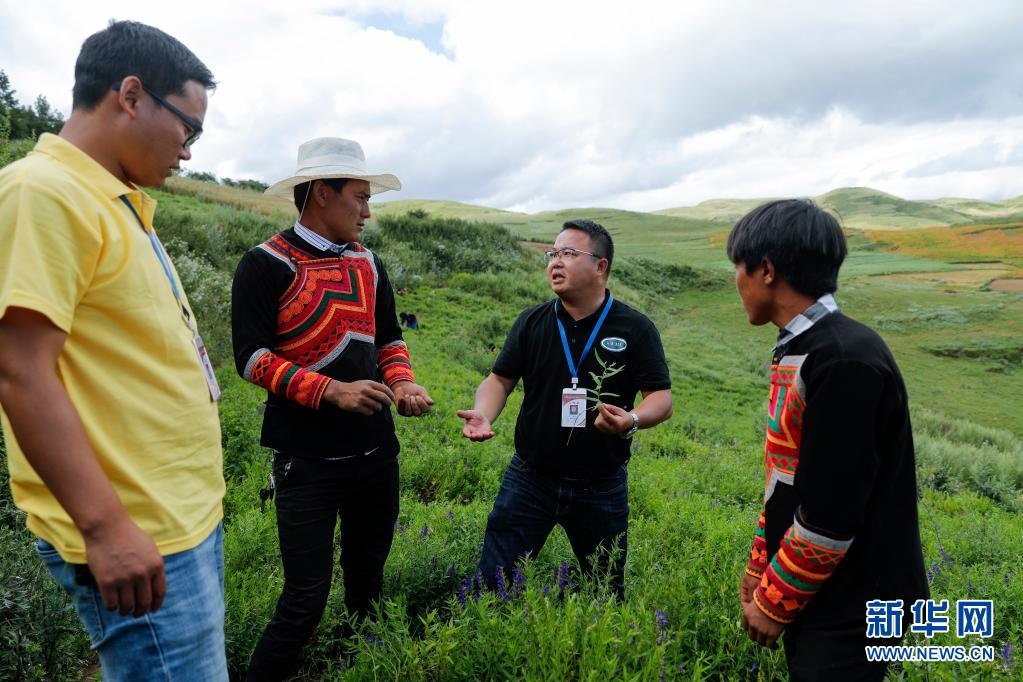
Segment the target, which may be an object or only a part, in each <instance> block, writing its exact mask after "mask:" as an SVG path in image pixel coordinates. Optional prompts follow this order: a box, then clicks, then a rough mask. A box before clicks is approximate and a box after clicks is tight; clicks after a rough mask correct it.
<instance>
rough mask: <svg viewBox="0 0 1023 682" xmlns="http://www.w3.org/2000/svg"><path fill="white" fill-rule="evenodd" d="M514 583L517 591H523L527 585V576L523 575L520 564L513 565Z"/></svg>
mask: <svg viewBox="0 0 1023 682" xmlns="http://www.w3.org/2000/svg"><path fill="white" fill-rule="evenodd" d="M512 584H514V585H515V590H516V591H517V592H521V591H522V590H524V589H525V587H526V576H524V575H522V571H520V570H519V567H518V566H513V567H512Z"/></svg>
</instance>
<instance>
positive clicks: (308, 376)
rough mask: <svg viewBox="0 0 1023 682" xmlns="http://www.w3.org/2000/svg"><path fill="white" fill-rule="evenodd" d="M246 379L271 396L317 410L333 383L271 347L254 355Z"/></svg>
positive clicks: (247, 369) (247, 366)
mask: <svg viewBox="0 0 1023 682" xmlns="http://www.w3.org/2000/svg"><path fill="white" fill-rule="evenodd" d="M245 378H246V379H248V380H249V381H251V382H252V383H254V384H255V385H257V386H262V387H263V388H265V389H266V390H268V391H270V392H271V393H275V394H277V395H279V396H281V397H282V398H287V399H288V400H294V401H295V402H296V403H298V404H299V405H304V406H305V407H308V408H311V409H314V410H315V409H319V407H320V399H321V398H323V393H324V391H326V390H327V385H328V384H329V383H330V377H327V376H324V375H323V374H319V373H318V372H311V371H309V370H306V369H302V368H301V367H299V366H298V365H296V364H295V363H293V362H291V361H290V360H285V359H284V358H282V357H280V356H278V355H276V354H274V353H273V352H272V351H270V350H269V349H267V348H261V349H259V350H258V351H256V352H255V353H253V354H252V357H251V358H250V359H249V362H248V364H247V365H246V367H245Z"/></svg>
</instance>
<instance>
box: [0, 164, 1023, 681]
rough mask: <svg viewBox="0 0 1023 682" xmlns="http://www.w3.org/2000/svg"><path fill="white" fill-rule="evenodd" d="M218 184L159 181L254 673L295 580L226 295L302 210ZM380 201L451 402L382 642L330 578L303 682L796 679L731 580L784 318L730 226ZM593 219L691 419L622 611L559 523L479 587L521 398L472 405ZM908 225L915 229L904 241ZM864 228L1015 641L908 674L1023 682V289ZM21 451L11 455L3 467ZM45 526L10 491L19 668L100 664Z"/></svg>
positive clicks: (11, 668) (934, 508) (935, 535)
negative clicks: (37, 546) (584, 572)
mask: <svg viewBox="0 0 1023 682" xmlns="http://www.w3.org/2000/svg"><path fill="white" fill-rule="evenodd" d="M202 184H203V183H195V185H186V184H182V182H181V181H175V182H174V183H173V184H172V185H171V187H170V190H171V192H158V193H157V197H158V199H159V201H160V207H159V209H158V213H157V216H158V217H157V227H158V229H159V231H160V234H161V236H162V237H163V239H164V240H165V242H166V243H167V246H168V250H169V251H170V252H171V254H172V256H173V258H174V261H175V263H176V265H177V268H178V270H179V272H180V274H181V276H182V279H183V280H184V284H185V286H186V289H187V290H188V293H189V296H190V299H191V300H192V302H193V304H194V307H195V309H196V316H197V318H198V319H199V322H200V326H201V327H202V332H203V336H204V338H206V339H207V340H208V346H209V347H210V350H211V354H212V355H213V357H214V359H215V361H216V362H217V364H218V368H219V369H218V373H219V375H220V378H221V383H222V386H223V388H224V398H223V399H222V402H221V405H220V411H221V422H222V428H223V444H224V450H225V467H226V475H227V478H228V494H227V497H226V499H225V511H226V522H225V558H226V571H225V581H226V592H227V646H228V660H229V665H230V667H231V670H232V674H233V675H240V674H241V672H242V671H243V670H244V667H245V665H246V663H247V660H248V656H249V654H250V653H251V650H252V647H253V646H254V645H255V642H256V640H257V638H258V637H259V634H260V632H261V629H262V627H263V626H264V625H265V624H266V622H267V620H268V619H269V617H270V614H271V612H272V610H273V606H274V602H275V600H276V598H277V595H278V593H279V590H280V587H281V583H282V578H281V567H280V561H279V557H278V550H277V540H276V528H275V521H274V516H273V513H272V510H271V509H268V510H267V511H266V512H260V509H259V504H258V498H257V492H258V489H259V488H260V487H262V486H263V485H264V483H265V480H266V475H267V472H268V469H269V459H268V453H267V451H265V450H263V449H261V448H260V447H259V444H258V433H259V424H260V420H261V402H262V400H263V394H262V392H261V391H259V390H257V389H256V388H255V387H253V386H251V385H249V384H246V383H245V382H243V381H242V380H241V379H239V378H238V377H237V375H236V374H235V372H234V368H233V365H232V363H231V362H230V352H229V343H230V341H229V328H228V319H229V315H228V310H229V301H228V287H229V283H230V279H231V275H232V273H233V269H234V264H235V263H236V262H237V260H238V258H239V257H240V255H241V254H242V253H243V252H244V250H245V249H247V248H248V247H249V246H251V245H253V244H255V243H257V242H259V241H261V240H262V239H264V238H266V237H267V236H269V235H271V234H272V233H273V232H274V231H275V230H277V229H279V228H281V227H284V226H287V225H288V223H289V222H290V221H291V220H292V214H293V211H292V212H291V213H289V212H288V207H287V205H286V203H285V204H283V205H281V204H278V205H271V204H266V203H264V202H263V201H262V199H260V198H259V195H252V194H250V193H247V192H242V191H239V190H229V188H220V189H216V192H221V190H229V191H228V192H225V193H223V194H215V193H214V188H216V186H212V187H202V186H197V185H202ZM211 198H218V199H220V200H223V201H225V202H227V203H215V202H211V201H210V199H211ZM237 206H248V207H249V208H250V210H239V209H238V208H236V207H237ZM374 208H375V211H376V214H377V216H378V218H377V220H376V224H375V225H374V226H373V228H372V229H371V230H369V231H367V233H366V235H365V238H366V239H365V240H366V243H367V244H368V245H370V246H371V247H372V248H373V249H374V250H376V251H377V252H378V253H380V254H381V255H382V257H383V258H384V260H385V261H386V263H387V265H388V270H389V272H390V273H391V274H392V277H394V279H395V282H396V286H403V287H406V288H407V289H408V293H407V294H405V295H402V296H399V297H398V309H399V310H401V311H409V312H415V313H416V314H417V316H418V317H419V320H420V322H421V324H422V328H421V329H420V330H418V331H409V332H407V334H406V339H407V341H408V343H409V347H410V351H411V354H412V358H413V362H414V365H415V368H416V372H417V378H418V380H419V381H420V382H421V383H422V384H424V385H425V386H427V387H428V389H429V390H430V392H431V394H432V395H433V397H434V398H435V400H436V403H437V404H436V409H435V411H434V412H433V413H432V414H430V415H428V416H427V417H425V418H422V419H417V420H411V419H402V418H396V420H397V422H398V435H399V438H400V439H401V442H402V448H403V450H402V459H401V494H402V506H401V514H400V518H399V525H398V528H397V534H396V538H395V544H394V548H393V550H392V552H391V555H390V558H389V560H388V563H387V567H386V574H385V595H386V599H385V600H384V602H383V603H382V604H381V606H380V613H379V614H378V615H377V617H376V618H374V620H373V621H372V622H371V623H368V624H366V626H365V628H364V630H363V631H362V633H361V636H359V637H357V638H353V639H349V640H345V639H343V638H342V635H341V634H340V633H341V632H342V631H343V630H342V628H341V623H342V622H343V620H344V618H345V614H344V607H343V594H342V587H341V584H340V580H339V579H338V578H337V577H335V587H334V594H332V596H331V599H330V602H329V604H328V607H327V613H326V614H325V616H324V619H323V621H322V623H321V625H320V627H319V629H318V630H317V632H316V635H315V637H314V639H313V641H312V642H311V643H310V645H309V647H308V648H307V651H306V657H305V663H304V668H303V673H302V677H301V679H307V680H319V679H322V680H341V679H344V680H376V679H413V680H448V679H454V680H463V679H464V680H475V679H508V678H516V679H529V680H550V679H580V680H581V679H620V678H628V679H640V680H647V679H760V680H772V679H777V678H779V677H783V675H784V672H783V671H784V659H783V657H782V655H781V653H780V652H769V651H765V650H762V649H759V648H758V647H756V646H755V645H753V644H752V643H750V642H749V641H748V640H747V639H746V637H745V634H744V633H743V632H742V630H741V628H740V626H739V609H738V599H737V589H736V588H737V583H738V579H739V575H740V571H741V568H742V566H743V565H744V564H745V561H746V556H747V552H748V546H749V543H750V540H751V537H752V528H753V524H754V522H755V519H756V516H757V513H758V511H759V507H760V499H761V496H762V492H763V490H762V487H763V470H762V467H763V454H762V452H763V450H762V449H763V437H764V420H765V417H764V410H765V398H766V395H767V386H768V377H767V372H766V369H767V367H766V363H767V361H768V360H769V352H770V347H771V345H772V343H773V340H774V331H772V329H770V328H766V327H759V328H754V327H751V326H749V325H748V324H747V322H746V319H745V315H744V313H743V311H742V308H741V305H740V303H739V300H738V297H737V295H736V293H735V290H734V285H733V284H732V282H731V277H730V268H729V266H728V265H727V263H726V262H725V261H724V258H723V255H722V254H721V248H722V246H721V238H720V233H721V231H722V230H724V229H726V225H725V224H724V223H722V222H721V221H714V220H707V219H705V218H700V219H696V218H678V217H672V216H668V215H650V214H639V213H630V212H625V211H611V210H608V209H581V210H578V211H562V212H552V213H546V214H538V215H535V216H526V215H522V214H514V213H508V212H502V211H491V210H489V209H479V207H474V208H472V210H476V211H477V212H476V215H475V219H476V220H477V222H473V223H466V222H464V221H461V220H457V219H456V218H457V217H458V216H459V215H462V214H461V213H460V211H463V210H469V209H464V208H463V207H462V206H461V205H458V204H452V203H450V202H430V203H425V202H409V203H405V204H381V205H379V206H375V207H374ZM409 209H412V210H414V211H417V212H416V213H414V214H413V215H408V214H406V213H405V211H407V210H409ZM477 209H478V210H477ZM424 213H425V215H424ZM575 216H582V217H592V218H593V219H596V220H600V221H601V222H604V223H605V224H606V225H608V226H609V227H610V228H611V229H612V231H613V232H614V233H615V237H616V240H617V243H618V244H619V245H620V249H619V251H620V254H621V255H620V257H619V258H618V259H616V263H615V275H614V277H613V279H612V283H611V286H612V288H613V290H614V291H615V293H616V296H618V297H619V298H621V299H622V300H625V301H627V302H629V303H630V304H633V305H635V306H636V307H638V308H640V309H641V310H644V311H646V312H647V313H648V314H649V315H650V316H651V318H652V319H653V320H654V321H655V323H656V324H657V326H658V328H659V329H660V331H661V334H662V339H663V342H664V345H665V350H666V353H667V357H668V361H669V365H670V367H671V371H672V377H673V393H674V401H675V416H674V417H673V418H672V420H671V421H669V422H668V423H666V424H664V425H661V426H660V427H658V428H656V429H653V430H650V431H644V432H641V433H640V434H638V435H637V438H636V443H635V449H634V457H633V460H632V462H631V463H630V466H629V477H630V506H631V509H632V521H631V527H630V538H629V542H630V547H629V560H628V565H627V577H626V589H627V598H626V600H625V601H624V602H623V603H617V602H614V601H609V600H608V598H607V594H606V591H605V590H604V586H603V585H602V584H601V583H600V581H597V582H596V583H594V582H589V581H586V580H581V579H580V577H579V576H578V575H577V574H575V573H573V572H572V571H571V567H572V564H574V561H573V560H572V559H571V556H572V555H571V551H570V548H569V546H568V541H567V539H566V538H565V536H564V533H563V532H561V531H560V530H556V531H555V533H554V534H553V535H552V537H551V539H550V540H549V542H548V543H547V546H546V547H545V548H544V550H543V551H542V552H541V553H540V555H539V556H538V557H536V558H535V560H533V561H532V562H530V563H528V564H527V565H526V566H525V567H524V569H523V574H522V575H523V579H522V581H521V582H519V583H518V584H516V585H514V586H513V587H512V588H511V589H510V590H509V592H508V594H507V599H505V598H502V597H501V596H496V595H489V594H480V593H479V591H478V590H476V589H474V586H473V582H472V572H473V569H474V566H475V561H476V558H477V556H478V553H479V545H480V542H481V540H482V533H483V528H484V526H485V523H486V515H487V513H488V512H489V510H490V506H491V504H492V502H493V499H494V496H495V494H496V491H497V487H498V485H499V482H500V477H501V475H502V471H503V467H504V466H505V465H506V463H507V461H508V459H509V457H510V454H511V452H512V448H513V443H512V432H513V425H514V419H515V417H516V415H517V413H518V407H519V405H520V403H521V390H516V392H515V393H513V394H512V397H511V399H510V403H509V405H508V407H507V409H506V410H505V413H504V415H503V416H502V417H501V419H500V420H499V421H498V422H497V424H496V432H497V436H496V438H495V439H494V440H492V441H489V442H487V443H484V444H471V443H469V442H468V441H466V440H464V439H462V438H461V437H460V435H459V431H460V421H459V420H458V419H457V417H456V416H455V411H456V410H457V409H461V408H463V407H467V406H469V404H470V403H471V400H472V393H473V391H474V389H475V387H476V386H477V384H478V382H479V381H480V380H481V379H482V378H483V377H484V376H485V374H486V373H487V372H488V370H489V367H490V365H491V363H492V362H493V360H494V357H495V354H496V349H497V348H499V347H500V346H501V344H502V343H503V339H504V334H505V333H506V331H507V329H508V327H509V326H510V324H511V322H512V321H513V320H514V319H515V316H516V315H517V314H518V312H519V311H520V310H521V309H522V308H524V307H525V306H528V305H532V304H534V303H536V302H538V301H542V300H545V299H547V298H549V297H550V293H549V290H548V288H547V286H546V283H545V280H544V276H543V267H542V262H541V260H540V258H539V255H538V254H537V253H536V252H535V251H531V250H523V249H520V248H519V247H518V246H517V244H516V241H515V237H519V238H530V239H537V240H549V239H550V238H551V237H552V236H553V235H554V234H555V232H556V230H557V226H558V225H560V222H561V221H563V220H564V219H566V218H567V217H575ZM973 222H977V221H976V220H974V221H973ZM892 234H911V232H898V233H893V232H886V233H885V236H886V238H887V237H888V236H890V235H892ZM1010 236H1011V235H1010ZM851 242H852V245H853V247H854V252H853V255H852V257H851V258H850V262H849V266H848V267H847V268H846V271H845V272H844V273H843V279H842V282H841V288H840V290H839V293H838V298H839V302H840V304H841V305H842V307H843V309H844V310H845V311H846V312H847V313H849V314H850V315H852V316H854V317H856V318H858V319H861V320H863V321H864V322H867V323H869V324H871V325H873V326H874V327H875V328H876V329H877V330H878V331H879V332H880V333H881V334H882V335H883V336H884V338H885V339H886V340H887V342H888V343H889V345H890V346H891V348H892V350H893V353H894V354H895V356H896V358H897V360H898V362H899V364H900V366H901V368H902V371H903V373H904V375H905V379H906V382H907V385H908V387H909V392H910V398H911V402H912V407H913V415H914V431H915V433H914V435H915V441H916V444H917V474H918V480H919V485H920V491H921V494H920V499H919V511H920V515H921V530H922V533H923V539H924V553H925V561H926V562H927V565H928V567H929V577H930V580H931V590H932V594H933V595H934V596H935V597H936V598H939V599H949V600H950V601H952V602H954V601H955V600H956V599H966V598H986V599H992V600H994V603H995V605H996V608H995V620H994V626H995V632H994V636H993V637H992V638H991V639H990V640H987V641H985V642H984V643H985V644H990V645H992V646H994V647H995V648H996V650H997V651H999V652H1004V653H1002V654H1000V655H998V656H997V657H996V661H995V662H993V663H943V664H937V663H935V664H928V665H925V664H912V665H909V664H907V665H903V666H894V667H893V669H892V672H891V675H890V678H891V679H910V680H935V679H936V680H959V679H996V680H1011V679H1019V677H1020V675H1021V673H1023V667H1021V665H1023V664H1021V663H1020V661H1019V655H1018V653H1017V654H1016V655H1015V656H1013V655H1012V652H1013V651H1015V652H1019V651H1020V647H1021V645H1023V581H1020V580H1019V576H1020V574H1021V572H1023V558H1021V553H1020V551H1019V538H1020V537H1023V515H1021V512H1023V415H1021V413H1020V410H1019V406H1020V405H1023V381H1021V378H1023V295H1018V294H1004V293H997V292H987V291H981V290H979V289H978V288H977V287H972V288H971V287H955V286H948V285H945V284H942V285H935V284H933V283H929V282H925V281H917V280H912V279H910V280H895V279H892V278H889V277H878V276H867V275H876V274H877V273H878V272H884V271H887V270H886V269H887V268H894V269H899V268H906V269H910V270H911V269H912V268H916V267H937V268H940V267H944V268H948V267H950V266H949V264H948V263H946V262H944V261H942V258H944V257H945V256H947V255H949V254H948V253H946V252H944V251H941V250H935V249H930V250H921V251H920V253H921V254H922V255H923V256H924V258H920V257H917V256H915V255H912V254H908V253H903V252H901V251H900V250H896V251H893V252H890V253H889V252H885V251H882V250H881V249H882V248H887V247H885V246H883V245H879V244H878V242H876V241H872V238H871V236H870V235H869V234H863V233H855V234H853V235H852V236H851ZM893 247H894V248H897V249H903V248H905V249H911V248H912V249H922V247H920V246H919V245H916V244H915V243H912V244H910V243H907V244H902V243H899V244H894V245H893ZM943 248H944V247H943ZM953 255H954V254H953ZM871 259H876V260H873V261H872V260H871ZM885 259H887V261H886V260H885ZM896 261H897V262H896ZM921 264H923V265H921ZM694 266H695V267H694ZM961 267H965V266H961ZM492 345H493V347H495V350H491V348H492ZM0 462H3V464H0V469H2V468H3V467H4V466H5V458H3V457H0ZM0 476H3V477H4V478H6V471H5V470H3V471H0ZM30 541H31V539H30V537H29V535H28V534H27V531H25V530H24V518H23V516H22V515H21V514H20V512H18V511H17V510H15V509H14V508H13V506H12V505H11V503H10V500H9V489H8V488H7V487H6V486H4V487H3V488H2V493H0V678H2V679H9V678H10V679H54V680H62V679H69V680H70V679H79V678H80V676H81V671H82V670H83V669H85V668H86V667H87V666H88V665H89V664H90V662H92V661H93V660H94V658H93V656H92V655H91V654H90V652H89V651H88V644H87V642H86V640H85V638H84V636H83V635H82V634H81V631H80V629H79V628H78V627H77V625H76V623H75V621H74V616H73V614H72V612H71V610H70V606H69V605H68V604H67V603H66V600H64V599H63V598H62V596H61V595H60V593H59V592H58V591H57V589H56V587H55V586H54V585H53V583H52V580H51V579H50V578H49V576H48V575H45V571H44V570H43V569H42V568H41V566H40V565H39V562H38V561H35V558H34V557H33V556H31V553H30V551H29V550H28V548H29V546H30V545H29V543H30ZM563 561H567V564H566V568H568V569H569V573H568V576H567V577H566V575H565V574H564V573H563V572H562V562H563ZM168 598H170V597H168ZM909 642H910V643H915V644H962V643H964V642H963V641H961V640H957V639H956V638H955V637H954V634H950V635H947V636H946V635H938V636H936V637H935V639H933V640H925V639H923V638H922V637H921V636H919V635H911V636H910V637H909ZM965 643H966V644H967V645H972V644H974V643H979V642H975V641H974V640H968V641H966V642H965Z"/></svg>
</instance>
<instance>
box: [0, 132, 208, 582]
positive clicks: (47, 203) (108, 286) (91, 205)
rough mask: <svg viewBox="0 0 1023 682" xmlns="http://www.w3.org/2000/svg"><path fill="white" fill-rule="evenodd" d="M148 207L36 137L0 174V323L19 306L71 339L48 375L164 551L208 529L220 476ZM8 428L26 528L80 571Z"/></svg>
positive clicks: (55, 510)
mask: <svg viewBox="0 0 1023 682" xmlns="http://www.w3.org/2000/svg"><path fill="white" fill-rule="evenodd" d="M121 195H127V197H128V199H129V200H130V201H131V203H132V205H133V206H134V207H135V209H136V211H138V213H139V215H140V216H141V218H142V221H143V222H144V223H145V230H143V227H142V226H141V225H140V224H139V222H138V220H137V219H136V218H135V216H134V215H132V212H131V211H130V210H129V209H128V207H127V206H125V205H124V203H123V202H122V201H121V200H120V199H119V198H118V197H120V196H121ZM155 208H156V201H155V200H153V199H152V198H151V197H149V196H148V195H146V194H145V193H143V192H142V191H140V190H139V189H138V188H136V187H129V186H126V185H125V184H123V183H122V182H121V181H120V180H118V179H117V178H115V177H114V176H113V175H111V174H110V173H109V172H108V171H107V170H105V169H104V168H103V167H102V166H100V165H99V164H98V163H97V162H96V161H94V160H93V159H92V158H91V157H90V156H88V155H87V154H85V153H84V152H82V151H81V150H80V149H78V148H77V147H75V146H74V145H73V144H71V143H70V142H68V141H66V140H64V139H62V138H60V137H57V136H55V135H49V134H45V135H43V136H42V137H41V138H40V139H39V143H38V144H37V145H36V147H35V149H34V150H33V151H32V152H31V153H29V155H28V156H26V157H25V158H24V159H21V160H20V161H17V162H15V163H12V164H11V165H9V166H7V167H5V168H3V169H2V170H0V317H3V316H4V315H5V314H6V312H7V310H8V309H9V308H11V307H18V308H27V309H30V310H34V311H37V312H39V313H42V314H43V315H45V316H46V317H47V318H49V319H50V321H52V322H53V324H55V325H56V326H57V327H59V328H60V329H61V330H63V331H64V332H65V333H66V334H67V340H66V343H65V344H64V349H63V351H62V352H61V354H60V357H59V358H58V360H57V371H58V374H59V376H60V378H61V381H62V382H63V384H64V387H65V388H66V389H67V392H68V395H69V396H70V397H71V402H72V403H73V404H74V406H75V408H76V409H77V410H78V414H79V415H80V416H81V418H82V422H83V423H84V425H85V432H86V434H87V436H88V438H89V443H90V444H91V445H92V449H93V451H94V452H95V453H96V458H97V459H98V460H99V463H100V466H102V467H103V470H104V472H105V473H106V475H107V477H108V478H109V479H110V482H111V483H112V484H113V486H114V489H115V490H116V491H117V494H118V496H120V498H121V502H122V503H123V504H124V506H125V508H126V509H127V510H128V513H129V514H130V515H131V518H132V519H133V520H134V521H135V523H137V524H138V525H139V526H140V527H141V528H142V530H144V531H145V532H146V533H148V534H149V535H150V536H151V537H152V538H153V540H155V541H156V545H157V547H158V548H159V550H160V553H161V554H173V553H176V552H181V551H184V550H187V549H191V548H193V547H195V546H196V545H198V544H199V543H200V542H202V541H203V540H204V539H205V538H206V537H207V536H208V535H209V534H210V532H212V531H213V529H214V528H216V525H217V523H218V522H219V521H220V519H221V518H222V517H223V507H222V504H221V501H222V499H223V496H224V475H223V461H222V455H221V450H220V422H219V420H218V417H217V406H216V403H214V402H213V401H212V399H211V398H210V393H209V389H208V388H207V385H206V380H205V378H204V375H203V370H202V366H201V365H200V362H199V359H198V356H197V354H196V351H195V346H194V344H193V341H192V332H191V330H190V329H189V327H188V324H187V323H186V321H185V319H184V317H183V315H182V312H181V307H180V306H179V305H178V302H177V299H175V297H174V293H173V290H172V289H171V285H170V281H169V280H168V279H167V275H166V274H165V272H164V270H163V267H162V266H161V265H160V261H159V260H158V259H157V256H156V253H155V252H154V251H153V247H152V245H151V243H150V240H149V237H148V235H147V232H146V231H151V230H152V229H153V227H152V221H153V211H154V210H155ZM168 262H169V259H168ZM171 270H172V274H173V276H174V277H175V279H177V273H176V272H173V265H171ZM177 284H178V289H179V291H181V292H182V296H184V290H183V289H182V288H181V283H180V281H178V282H177ZM186 305H187V301H186ZM189 311H191V307H190V306H189ZM3 429H4V438H5V440H6V443H7V452H8V458H9V465H10V474H11V492H12V493H13V495H14V502H15V504H17V505H18V507H19V508H21V509H22V510H24V511H25V512H26V513H27V514H28V528H29V530H31V531H32V532H33V533H35V534H36V535H38V536H39V537H41V538H43V539H44V540H46V541H47V542H49V543H51V544H52V545H54V546H55V547H56V548H57V551H59V552H60V555H61V556H62V557H63V558H64V559H65V560H66V561H69V562H73V563H84V562H85V544H84V542H83V540H82V536H81V534H80V533H79V532H78V529H77V528H76V527H75V525H74V524H73V523H72V522H71V518H70V517H69V516H68V515H67V513H66V512H65V511H64V509H63V508H62V507H61V506H60V505H59V504H58V503H57V500H56V499H55V498H54V497H53V495H52V494H51V493H50V491H49V490H48V489H47V488H46V486H45V484H44V483H43V482H42V480H41V479H40V478H39V476H37V475H36V473H35V471H34V470H33V469H32V467H31V466H30V465H29V463H28V461H27V460H26V459H25V456H24V454H23V453H22V451H21V448H20V447H19V446H18V441H17V439H16V438H15V436H14V433H13V432H12V431H11V425H10V422H9V421H8V420H7V418H6V416H5V417H4V418H3Z"/></svg>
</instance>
